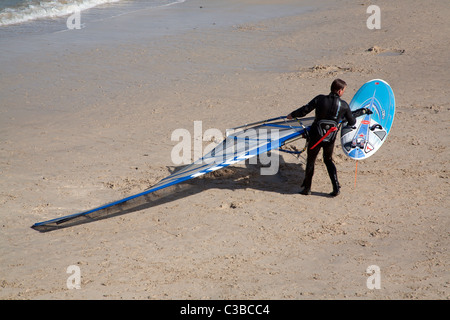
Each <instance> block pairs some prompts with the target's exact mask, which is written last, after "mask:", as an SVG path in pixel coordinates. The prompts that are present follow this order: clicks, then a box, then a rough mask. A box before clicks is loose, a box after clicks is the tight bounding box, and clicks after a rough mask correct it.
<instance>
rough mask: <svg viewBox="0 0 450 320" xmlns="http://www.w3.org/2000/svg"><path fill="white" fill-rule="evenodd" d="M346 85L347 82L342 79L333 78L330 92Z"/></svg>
mask: <svg viewBox="0 0 450 320" xmlns="http://www.w3.org/2000/svg"><path fill="white" fill-rule="evenodd" d="M346 86H347V83H346V82H345V81H344V80H342V79H335V80H334V81H333V83H332V84H331V92H338V91H339V90H341V89H344V88H345V87H346Z"/></svg>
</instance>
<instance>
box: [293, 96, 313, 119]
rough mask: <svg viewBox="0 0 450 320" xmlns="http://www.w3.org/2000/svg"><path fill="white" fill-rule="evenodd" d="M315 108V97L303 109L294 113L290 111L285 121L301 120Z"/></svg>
mask: <svg viewBox="0 0 450 320" xmlns="http://www.w3.org/2000/svg"><path fill="white" fill-rule="evenodd" d="M316 106H317V97H315V98H314V99H312V100H311V101H310V102H309V103H308V104H306V105H304V106H303V107H300V108H298V109H297V110H295V111H292V112H291V113H290V114H288V116H287V119H289V120H291V119H293V118H302V117H304V116H306V115H307V114H308V113H310V112H311V111H313V110H314V109H315V108H316Z"/></svg>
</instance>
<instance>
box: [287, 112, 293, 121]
mask: <svg viewBox="0 0 450 320" xmlns="http://www.w3.org/2000/svg"><path fill="white" fill-rule="evenodd" d="M286 119H288V120H292V119H294V118H292V115H291V114H290V113H289V114H288V115H287V117H286Z"/></svg>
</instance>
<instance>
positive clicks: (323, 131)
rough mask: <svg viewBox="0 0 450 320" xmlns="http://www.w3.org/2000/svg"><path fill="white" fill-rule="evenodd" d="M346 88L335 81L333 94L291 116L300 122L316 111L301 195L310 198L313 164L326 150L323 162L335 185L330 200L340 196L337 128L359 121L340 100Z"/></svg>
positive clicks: (311, 103)
mask: <svg viewBox="0 0 450 320" xmlns="http://www.w3.org/2000/svg"><path fill="white" fill-rule="evenodd" d="M346 87H347V84H346V83H345V81H344V80H341V79H336V80H334V81H333V83H332V84H331V92H330V94H328V95H318V96H317V97H315V98H314V99H312V100H311V101H310V102H309V103H308V104H307V105H304V106H303V107H301V108H299V109H297V110H295V111H293V112H291V113H290V114H289V115H288V116H287V118H288V119H292V118H301V117H304V116H306V115H307V114H308V113H310V112H311V111H312V110H316V116H315V120H314V122H313V124H312V126H311V128H310V130H309V138H310V140H309V144H308V152H307V154H308V156H307V161H306V170H305V179H304V180H303V184H302V187H303V190H302V191H300V193H301V194H304V195H309V194H311V182H312V177H313V175H314V163H315V161H316V158H317V155H318V153H319V151H320V148H323V161H324V163H325V165H326V166H327V171H328V175H329V176H330V179H331V183H332V185H333V192H331V193H330V196H332V197H335V196H337V195H338V194H339V189H340V186H339V181H338V178H337V172H336V166H335V165H334V162H333V149H334V142H335V140H336V135H337V130H338V125H339V123H340V122H341V121H347V122H348V124H347V125H348V126H353V125H355V123H356V119H355V118H354V116H353V115H352V112H351V110H350V107H349V106H348V104H347V102H345V101H344V100H341V97H342V95H343V94H344V91H345V88H346Z"/></svg>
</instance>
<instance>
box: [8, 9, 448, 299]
mask: <svg viewBox="0 0 450 320" xmlns="http://www.w3.org/2000/svg"><path fill="white" fill-rule="evenodd" d="M371 4H372V3H371V2H369V1H356V2H355V1H348V0H345V1H339V2H338V3H336V2H334V1H328V0H327V1H321V2H320V3H319V4H317V3H315V1H294V0H280V1H276V0H263V1H256V0H244V1H224V0H212V1H200V0H187V1H186V2H184V3H179V4H176V5H173V6H170V7H164V8H159V9H154V10H141V11H137V12H134V13H130V14H126V15H121V16H116V17H111V18H110V19H104V20H101V21H94V22H92V23H89V24H86V25H85V26H84V27H83V28H82V29H80V30H68V29H67V30H65V29H64V26H63V27H62V28H61V30H60V31H58V32H51V33H46V34H29V35H24V36H23V37H22V38H7V39H6V38H3V39H1V38H0V48H1V49H0V97H1V102H0V228H1V232H0V299H3V300H7V299H27V300H28V299H157V300H172V299H188V300H189V299H219V300H222V299H269V300H270V299H281V300H303V299H423V300H429V299H439V300H441V299H445V300H448V299H449V298H450V274H449V270H450V266H449V262H450V259H449V253H448V247H449V244H450V242H449V240H450V237H449V230H450V219H449V208H450V201H449V199H448V196H449V194H450V188H449V159H450V154H449V147H450V146H449V138H448V133H447V130H448V128H449V123H450V113H449V110H450V103H449V101H450V100H449V94H450V89H449V84H450V76H449V73H448V70H447V68H449V67H450V52H449V50H448V49H449V45H448V44H449V36H448V30H449V29H450V23H449V20H448V17H450V6H449V5H448V1H444V0H441V1H438V0H434V1H427V2H426V3H424V2H423V1H418V0H408V1H406V0H399V1H385V0H383V1H377V2H376V4H377V5H378V6H379V7H380V9H381V28H380V29H376V30H370V29H369V28H368V27H367V25H366V21H367V19H368V18H369V16H370V15H369V14H368V13H367V12H366V10H367V8H368V6H369V5H371ZM81 19H82V22H83V13H81ZM338 77H339V78H342V79H344V80H345V81H346V82H347V83H348V88H347V91H346V93H345V95H344V96H343V99H344V100H346V101H347V102H350V100H351V98H352V97H353V95H354V94H355V92H356V91H357V90H358V89H359V87H360V86H362V85H363V84H364V83H365V82H367V81H369V80H371V79H375V78H379V79H384V80H386V81H387V82H388V83H389V84H390V85H391V86H392V88H393V90H394V93H395V98H396V108H397V109H396V110H397V111H396V115H395V121H394V125H393V128H392V131H391V132H390V134H389V137H388V139H387V141H386V143H385V144H384V145H383V146H382V148H381V149H380V150H379V151H378V152H377V153H376V154H375V155H373V156H372V157H370V158H369V159H367V160H364V161H360V162H359V163H358V171H357V178H356V182H355V161H353V160H351V159H349V158H347V157H346V156H345V155H344V154H343V152H342V149H341V146H340V143H339V142H337V143H336V150H335V155H334V160H335V163H336V166H337V170H338V175H339V180H340V183H341V185H342V189H341V194H340V195H339V196H338V197H336V198H330V197H328V196H326V195H327V194H328V193H329V192H330V191H331V188H332V187H331V184H330V181H329V178H328V175H327V171H326V168H325V166H324V164H323V162H322V160H318V161H317V163H316V170H315V175H314V179H313V185H312V195H310V196H302V195H300V194H298V191H299V190H300V189H301V188H300V185H301V182H302V179H303V177H304V169H305V159H304V158H300V159H297V158H296V157H294V156H292V155H289V154H282V155H281V157H282V158H281V160H280V162H281V163H280V169H279V171H278V173H277V174H276V175H273V176H261V175H260V171H259V167H258V166H257V165H246V164H245V163H242V164H238V165H234V166H230V167H228V168H226V169H224V170H221V171H217V172H216V173H214V174H208V175H206V176H204V177H201V178H198V179H195V180H192V181H191V182H189V183H186V184H184V185H183V186H181V187H180V188H174V189H171V190H168V193H167V194H166V195H165V196H164V200H163V201H159V202H158V201H156V202H155V203H148V204H146V205H145V206H144V207H143V208H142V209H140V210H135V211H133V212H130V213H127V214H124V215H120V216H116V217H111V218H108V219H104V220H100V221H94V222H92V223H86V224H82V225H79V226H74V227H70V228H65V229H61V230H56V231H52V232H48V233H39V232H37V231H35V230H33V229H31V228H30V226H31V225H33V224H34V223H36V222H39V221H43V220H48V219H52V218H56V217H61V216H64V215H68V214H71V213H76V212H80V211H82V210H87V209H90V208H93V207H96V206H99V205H102V204H104V203H108V202H112V201H114V200H118V199H120V198H123V197H126V196H128V195H131V194H134V193H138V192H141V191H143V190H145V189H146V188H148V187H150V186H152V185H154V184H155V183H157V182H158V181H159V180H161V179H162V178H164V177H166V176H168V175H169V174H170V173H171V172H172V171H173V170H174V168H175V167H176V166H175V165H174V164H173V162H172V160H171V150H172V149H173V147H174V146H175V145H176V144H177V141H172V140H171V134H172V132H173V131H174V130H176V129H179V128H184V129H187V130H189V131H193V129H194V121H202V127H203V130H204V131H205V130H207V129H209V128H217V129H219V130H220V131H222V132H225V130H226V129H227V128H232V127H235V126H239V125H242V124H245V123H250V122H254V121H258V120H264V119H268V118H272V117H277V116H281V115H287V114H288V113H290V112H291V111H293V110H294V109H296V108H298V107H300V106H302V105H304V104H306V103H307V102H309V101H310V100H311V98H313V97H314V96H316V95H318V94H327V93H328V92H329V87H330V84H331V82H332V80H333V79H335V78H338ZM210 143H211V142H205V143H204V145H205V146H206V145H208V144H210ZM319 158H320V155H319ZM373 265H375V266H378V267H379V270H380V279H381V288H380V289H370V288H368V286H367V279H368V278H369V276H370V274H368V273H367V272H366V270H367V268H368V267H369V266H373ZM69 266H77V267H78V268H79V270H80V272H81V284H80V286H81V287H80V289H69V288H68V287H67V280H68V278H69V277H70V276H71V274H70V273H67V268H68V267H69Z"/></svg>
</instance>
